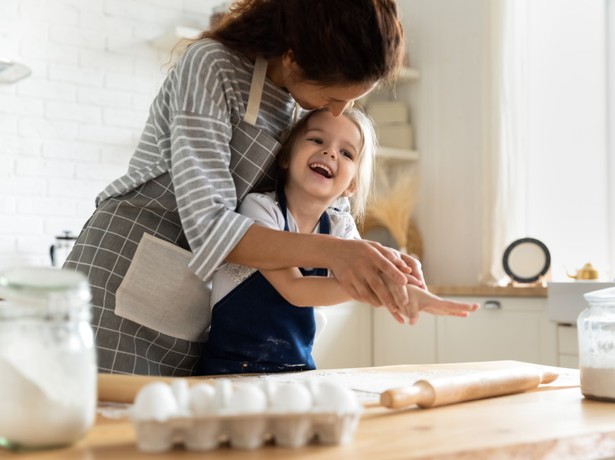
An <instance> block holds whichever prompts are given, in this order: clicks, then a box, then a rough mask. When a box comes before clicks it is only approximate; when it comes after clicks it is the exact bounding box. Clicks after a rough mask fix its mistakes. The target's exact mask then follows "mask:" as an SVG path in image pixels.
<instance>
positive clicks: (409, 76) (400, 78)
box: [397, 67, 421, 83]
mask: <svg viewBox="0 0 615 460" xmlns="http://www.w3.org/2000/svg"><path fill="white" fill-rule="evenodd" d="M420 76H421V74H420V72H419V71H418V70H417V69H413V68H412V67H404V68H402V69H401V70H400V71H399V75H397V82H398V83H403V82H407V81H412V80H418V79H419V78H420Z"/></svg>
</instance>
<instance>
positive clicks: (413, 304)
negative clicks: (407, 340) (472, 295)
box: [398, 284, 479, 325]
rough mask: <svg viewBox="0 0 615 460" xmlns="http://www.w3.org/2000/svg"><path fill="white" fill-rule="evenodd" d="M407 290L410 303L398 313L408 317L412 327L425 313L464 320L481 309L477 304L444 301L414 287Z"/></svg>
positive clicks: (410, 286)
mask: <svg viewBox="0 0 615 460" xmlns="http://www.w3.org/2000/svg"><path fill="white" fill-rule="evenodd" d="M407 288H408V295H409V296H410V302H409V303H408V305H407V308H406V309H405V310H403V311H399V312H398V313H401V314H403V315H404V316H406V317H407V318H408V319H409V322H410V324H411V325H413V324H416V322H417V321H418V319H419V313H420V312H423V311H424V312H427V313H431V314H432V315H441V316H444V315H446V316H458V317H462V318H463V317H466V316H468V315H469V314H470V313H472V312H474V311H476V310H478V308H479V305H478V304H476V303H472V304H471V303H465V302H454V301H452V300H445V299H442V298H440V297H438V296H436V295H434V294H432V293H431V292H429V291H427V290H425V289H421V288H418V287H416V286H414V285H410V284H409V285H408V286H407Z"/></svg>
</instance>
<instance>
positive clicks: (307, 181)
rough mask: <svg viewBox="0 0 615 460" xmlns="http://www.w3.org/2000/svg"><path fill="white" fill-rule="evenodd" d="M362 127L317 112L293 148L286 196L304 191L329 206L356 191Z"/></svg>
mask: <svg viewBox="0 0 615 460" xmlns="http://www.w3.org/2000/svg"><path fill="white" fill-rule="evenodd" d="M362 142H363V140H362V136H361V131H360V130H359V128H358V127H357V126H356V125H355V124H354V122H353V121H351V120H350V119H349V118H347V117H345V116H340V117H336V116H334V115H333V114H332V113H331V112H329V111H328V110H322V111H319V112H317V113H314V114H312V115H311V116H310V118H309V119H308V121H307V125H306V127H305V130H304V131H303V132H302V133H301V134H300V135H299V136H298V137H297V139H296V140H295V143H294V145H293V146H292V149H291V152H290V158H289V164H288V165H283V166H285V167H287V169H288V174H287V182H286V191H287V194H293V193H298V192H301V193H302V194H306V195H308V196H309V197H310V198H311V199H312V200H317V201H318V202H320V203H322V204H326V205H327V206H328V205H329V204H331V203H332V202H333V201H335V200H336V199H337V198H339V197H340V196H350V195H351V194H352V192H353V191H354V184H355V178H356V175H357V169H358V167H359V155H360V154H361V148H362Z"/></svg>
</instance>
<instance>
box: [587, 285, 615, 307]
mask: <svg viewBox="0 0 615 460" xmlns="http://www.w3.org/2000/svg"><path fill="white" fill-rule="evenodd" d="M583 297H585V300H586V301H587V302H588V303H590V304H600V305H606V304H611V305H613V306H614V307H615V287H611V288H606V289H600V290H598V291H591V292H588V293H586V294H583Z"/></svg>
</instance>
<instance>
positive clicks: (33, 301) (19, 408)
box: [0, 267, 97, 449]
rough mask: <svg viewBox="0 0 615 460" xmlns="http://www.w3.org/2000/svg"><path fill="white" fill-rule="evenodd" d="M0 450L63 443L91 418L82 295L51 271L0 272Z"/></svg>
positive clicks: (84, 290)
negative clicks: (0, 299)
mask: <svg viewBox="0 0 615 460" xmlns="http://www.w3.org/2000/svg"><path fill="white" fill-rule="evenodd" d="M0 298H2V299H3V300H2V301H1V302H0V445H1V446H3V447H8V448H10V449H40V448H48V447H59V446H65V445H68V444H71V443H72V442H74V441H76V440H77V439H79V438H81V437H82V436H83V435H84V434H85V433H86V432H87V431H88V430H89V429H90V428H91V427H92V425H93V423H94V419H95V417H96V402H97V393H96V380H97V368H96V355H95V348H94V338H93V333H92V328H91V326H90V304H89V302H90V288H89V284H88V281H87V278H86V277H85V276H83V275H82V274H80V273H78V272H75V271H69V270H60V269H57V268H46V267H30V268H18V269H12V270H9V271H6V272H4V273H0Z"/></svg>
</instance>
